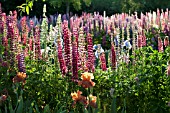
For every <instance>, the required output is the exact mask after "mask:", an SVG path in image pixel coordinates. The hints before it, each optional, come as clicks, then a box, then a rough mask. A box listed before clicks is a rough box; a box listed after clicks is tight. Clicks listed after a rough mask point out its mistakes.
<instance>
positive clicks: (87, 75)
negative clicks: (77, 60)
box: [81, 72, 94, 81]
mask: <svg viewBox="0 0 170 113" xmlns="http://www.w3.org/2000/svg"><path fill="white" fill-rule="evenodd" d="M81 79H82V80H88V81H91V79H94V76H93V74H92V73H88V72H84V73H82V75H81Z"/></svg>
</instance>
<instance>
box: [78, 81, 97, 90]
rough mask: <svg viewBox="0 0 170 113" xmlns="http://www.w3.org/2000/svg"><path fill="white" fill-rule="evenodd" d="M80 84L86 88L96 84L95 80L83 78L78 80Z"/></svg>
mask: <svg viewBox="0 0 170 113" xmlns="http://www.w3.org/2000/svg"><path fill="white" fill-rule="evenodd" d="M78 85H81V86H82V87H84V88H89V87H93V86H95V83H94V82H93V81H88V80H82V81H78Z"/></svg>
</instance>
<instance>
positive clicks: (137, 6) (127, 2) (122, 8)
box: [0, 0, 170, 17]
mask: <svg viewBox="0 0 170 113" xmlns="http://www.w3.org/2000/svg"><path fill="white" fill-rule="evenodd" d="M53 1H55V0H53ZM25 2H26V1H25V0H0V3H1V4H2V10H3V12H6V13H7V14H8V13H9V11H13V10H17V8H16V7H17V6H20V5H21V4H23V3H25ZM44 3H46V4H47V16H48V15H53V14H57V13H61V14H64V13H65V12H66V5H65V4H62V5H61V6H60V7H54V5H53V6H52V5H51V0H46V1H45V2H43V1H42V0H36V1H34V5H33V10H32V11H30V14H29V15H30V16H34V15H36V16H37V17H40V16H41V15H42V9H43V4H44ZM81 3H82V4H81V9H80V10H75V8H74V7H73V4H70V12H72V13H73V14H79V15H81V14H82V12H90V13H93V12H95V11H98V12H100V14H103V11H106V13H107V15H108V16H110V15H113V14H115V13H121V12H127V13H128V12H129V10H130V12H134V11H137V12H139V13H140V12H146V11H147V12H148V11H156V9H157V8H159V9H163V10H166V8H170V2H169V1H167V0H91V5H90V6H86V5H85V3H84V2H81ZM56 6H57V4H56ZM23 15H26V14H23ZM23 15H22V16H23Z"/></svg>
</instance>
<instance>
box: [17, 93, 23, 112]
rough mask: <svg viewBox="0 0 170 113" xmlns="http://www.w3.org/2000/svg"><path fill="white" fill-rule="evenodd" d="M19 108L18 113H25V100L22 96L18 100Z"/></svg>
mask: <svg viewBox="0 0 170 113" xmlns="http://www.w3.org/2000/svg"><path fill="white" fill-rule="evenodd" d="M18 103H19V105H18V108H17V110H16V113H23V98H22V95H21V96H20V98H19V99H18Z"/></svg>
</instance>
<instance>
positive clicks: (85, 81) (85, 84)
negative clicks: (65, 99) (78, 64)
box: [78, 72, 95, 88]
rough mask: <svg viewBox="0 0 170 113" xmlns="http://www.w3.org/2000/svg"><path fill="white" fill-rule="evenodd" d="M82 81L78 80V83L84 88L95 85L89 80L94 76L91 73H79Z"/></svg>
mask: <svg viewBox="0 0 170 113" xmlns="http://www.w3.org/2000/svg"><path fill="white" fill-rule="evenodd" d="M81 79H82V81H78V85H81V86H83V87H84V88H89V87H93V86H95V83H94V82H93V81H92V80H91V79H94V76H93V74H92V73H88V72H85V73H82V75H81Z"/></svg>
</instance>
